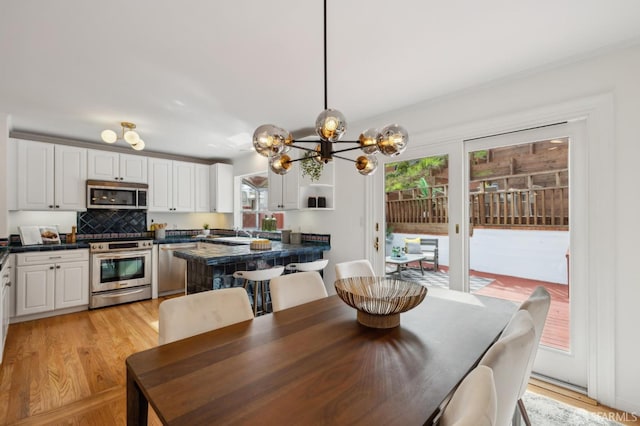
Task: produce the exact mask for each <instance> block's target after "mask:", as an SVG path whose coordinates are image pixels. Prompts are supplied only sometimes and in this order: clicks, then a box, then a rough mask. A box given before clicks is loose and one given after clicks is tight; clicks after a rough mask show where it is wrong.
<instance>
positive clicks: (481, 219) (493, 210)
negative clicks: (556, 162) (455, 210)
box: [386, 185, 569, 234]
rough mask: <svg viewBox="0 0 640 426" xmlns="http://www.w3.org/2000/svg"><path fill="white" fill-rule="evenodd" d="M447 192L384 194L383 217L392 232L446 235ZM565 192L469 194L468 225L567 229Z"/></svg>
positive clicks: (442, 188)
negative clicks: (384, 213) (384, 214)
mask: <svg viewBox="0 0 640 426" xmlns="http://www.w3.org/2000/svg"><path fill="white" fill-rule="evenodd" d="M447 189H448V188H447V187H446V185H443V186H440V187H435V189H434V190H431V188H430V191H428V193H427V194H425V193H423V192H421V191H420V190H418V189H414V190H408V191H396V192H390V193H387V198H386V215H387V216H386V217H387V224H390V225H391V226H392V227H393V229H394V232H410V233H415V232H421V231H422V232H425V233H436V234H438V233H446V232H447V227H446V224H448V222H449V212H448V205H449V204H448V202H449V199H448V190H447ZM568 195H569V189H568V187H567V186H553V187H547V188H535V189H508V190H496V191H491V192H473V193H471V194H470V195H469V213H470V222H471V223H472V225H473V226H477V227H496V228H505V227H508V228H527V227H529V228H533V227H535V228H537V229H563V230H566V229H568V227H569V202H568V199H569V197H568Z"/></svg>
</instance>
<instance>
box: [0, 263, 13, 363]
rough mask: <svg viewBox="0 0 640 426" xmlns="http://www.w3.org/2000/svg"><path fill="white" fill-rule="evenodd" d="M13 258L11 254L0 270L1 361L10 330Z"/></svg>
mask: <svg viewBox="0 0 640 426" xmlns="http://www.w3.org/2000/svg"><path fill="white" fill-rule="evenodd" d="M12 260H13V258H12V257H11V256H9V257H8V258H7V260H6V262H5V263H4V265H2V270H0V297H1V298H0V363H1V362H2V359H3V355H4V344H5V342H6V340H7V332H8V331H9V316H10V315H9V312H10V309H11V302H10V300H11V284H12V273H11V271H12V264H11V263H12Z"/></svg>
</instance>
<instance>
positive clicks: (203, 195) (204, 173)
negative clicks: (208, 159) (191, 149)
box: [195, 164, 213, 212]
mask: <svg viewBox="0 0 640 426" xmlns="http://www.w3.org/2000/svg"><path fill="white" fill-rule="evenodd" d="M195 167H196V201H195V205H196V208H195V210H196V211H197V212H209V211H210V208H211V204H210V200H211V196H210V193H211V191H212V190H213V188H212V187H211V185H210V182H209V166H207V165H206V164H196V165H195Z"/></svg>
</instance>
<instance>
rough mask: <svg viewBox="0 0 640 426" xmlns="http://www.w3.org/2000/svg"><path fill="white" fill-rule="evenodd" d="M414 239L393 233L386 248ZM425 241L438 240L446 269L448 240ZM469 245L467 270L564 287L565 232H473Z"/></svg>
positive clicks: (407, 235) (442, 262) (566, 243)
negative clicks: (406, 239) (407, 239)
mask: <svg viewBox="0 0 640 426" xmlns="http://www.w3.org/2000/svg"><path fill="white" fill-rule="evenodd" d="M417 236H418V234H395V233H394V234H393V241H392V242H391V243H387V246H388V247H387V248H388V249H389V248H390V247H391V246H399V247H404V246H405V241H404V239H405V238H414V237H417ZM428 237H429V238H437V239H438V263H439V264H440V265H443V266H449V237H448V236H446V235H429V236H428ZM470 244H471V245H470V247H469V251H470V255H469V267H470V268H471V269H473V270H474V271H480V272H489V273H492V274H499V275H509V276H512V277H520V278H527V279H531V280H540V281H546V282H551V283H558V284H566V283H567V260H566V257H565V255H566V253H567V247H569V233H568V232H563V231H533V230H531V231H524V230H511V229H478V228H475V229H474V231H473V237H471V239H470ZM388 254H389V250H387V255H388Z"/></svg>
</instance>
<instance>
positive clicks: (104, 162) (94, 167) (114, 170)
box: [87, 149, 122, 181]
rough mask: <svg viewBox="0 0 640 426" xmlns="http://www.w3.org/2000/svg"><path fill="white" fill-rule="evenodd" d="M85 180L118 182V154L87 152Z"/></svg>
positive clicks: (90, 150)
mask: <svg viewBox="0 0 640 426" xmlns="http://www.w3.org/2000/svg"><path fill="white" fill-rule="evenodd" d="M87 162H88V166H87V179H98V180H117V181H120V180H122V179H120V154H118V153H117V152H109V151H99V150H96V149H89V150H87Z"/></svg>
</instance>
